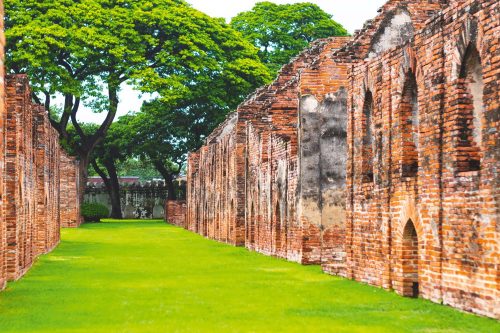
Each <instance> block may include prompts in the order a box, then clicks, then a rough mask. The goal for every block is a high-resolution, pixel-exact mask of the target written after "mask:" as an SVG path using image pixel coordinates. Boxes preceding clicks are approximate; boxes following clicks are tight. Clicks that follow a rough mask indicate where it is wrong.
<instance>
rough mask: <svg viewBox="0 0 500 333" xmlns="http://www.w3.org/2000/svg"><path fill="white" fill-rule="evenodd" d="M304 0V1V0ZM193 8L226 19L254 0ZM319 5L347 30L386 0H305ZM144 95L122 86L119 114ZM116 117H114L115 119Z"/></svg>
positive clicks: (93, 117) (218, 0)
mask: <svg viewBox="0 0 500 333" xmlns="http://www.w3.org/2000/svg"><path fill="white" fill-rule="evenodd" d="M271 1H272V2H274V3H278V4H285V3H296V2H301V1H300V0H296V1H286V0H271ZM303 1H304V2H305V1H307V0H303ZM187 2H188V3H190V4H191V5H192V6H193V7H194V8H196V9H198V10H200V11H202V12H204V13H206V14H208V15H210V16H213V17H223V18H225V19H226V21H229V20H230V19H231V18H232V17H234V16H235V15H236V14H238V13H240V12H242V11H247V10H250V9H252V7H253V6H254V5H255V3H257V2H260V1H254V0H187ZM308 2H312V3H315V4H317V5H318V6H320V7H321V8H322V9H323V10H324V11H325V12H327V13H329V14H332V15H333V19H334V20H335V21H337V22H339V23H340V24H342V25H343V26H344V27H345V28H346V29H347V30H348V31H349V32H350V33H353V32H354V30H356V29H360V28H361V27H362V26H363V23H364V22H365V21H366V20H368V19H370V18H373V17H375V16H376V15H377V9H378V8H380V7H381V6H382V5H383V4H384V3H385V2H386V0H349V1H345V0H344V1H343V0H308ZM146 98H147V97H145V96H143V97H140V95H139V93H138V92H136V91H134V90H133V89H131V88H130V87H128V86H125V87H123V90H122V91H121V93H120V104H119V107H118V116H120V115H124V114H126V113H127V112H129V111H139V109H140V108H141V105H142V102H143V100H144V99H146ZM78 113H79V116H78V119H79V120H80V121H84V122H96V123H101V122H102V121H103V120H104V118H105V115H104V114H94V113H92V112H91V111H90V110H87V109H84V108H82V109H81V110H80V111H79V112H78ZM118 116H117V118H118Z"/></svg>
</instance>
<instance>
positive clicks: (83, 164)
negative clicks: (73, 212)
mask: <svg viewBox="0 0 500 333" xmlns="http://www.w3.org/2000/svg"><path fill="white" fill-rule="evenodd" d="M108 95H109V96H108V98H109V108H108V114H107V116H106V119H105V120H104V121H103V123H102V124H101V126H100V127H99V129H98V130H97V131H96V132H95V133H94V134H93V135H91V136H88V135H85V133H84V132H83V129H82V127H81V126H80V124H79V123H78V121H77V120H76V113H77V112H78V107H76V108H73V111H72V113H71V123H72V124H73V126H74V127H75V130H76V132H77V133H78V135H79V136H80V138H81V141H82V142H81V145H80V147H78V149H77V152H78V157H79V158H80V193H79V194H80V202H83V198H84V194H85V187H86V186H87V180H88V178H89V177H88V171H87V168H88V167H89V164H90V156H91V155H92V152H93V151H94V148H95V147H96V146H97V145H98V144H99V143H100V142H101V141H102V140H103V139H104V137H105V136H106V133H107V131H108V128H109V127H110V126H111V124H112V123H113V119H114V118H115V115H116V111H117V109H118V86H115V85H112V84H109V83H108ZM77 102H78V103H75V104H79V99H77Z"/></svg>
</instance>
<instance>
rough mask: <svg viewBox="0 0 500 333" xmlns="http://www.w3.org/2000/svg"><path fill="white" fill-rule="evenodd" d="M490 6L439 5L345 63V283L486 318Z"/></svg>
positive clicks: (493, 92) (494, 41)
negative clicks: (406, 34) (407, 30)
mask: <svg viewBox="0 0 500 333" xmlns="http://www.w3.org/2000/svg"><path fill="white" fill-rule="evenodd" d="M498 13H499V5H498V2H497V1H472V0H470V1H453V2H450V3H449V4H448V6H447V7H446V9H445V10H444V11H443V13H441V14H440V15H437V16H436V17H435V18H433V19H432V20H430V21H428V22H426V23H425V28H424V29H423V30H421V31H420V32H417V33H416V34H415V36H414V37H413V38H412V39H411V40H410V41H409V42H408V43H403V44H401V45H400V46H399V47H397V48H396V49H392V50H389V51H387V52H384V53H383V54H381V55H378V56H376V57H372V58H370V59H366V60H364V61H360V62H359V63H358V64H357V65H356V66H355V67H354V68H353V70H352V72H351V75H352V86H351V88H350V91H349V95H350V96H351V97H352V99H350V100H349V108H350V110H352V114H351V117H350V119H349V137H348V142H349V158H350V160H349V167H348V189H349V199H348V206H347V209H348V223H347V229H348V232H347V236H348V237H347V244H348V258H347V263H346V264H347V272H348V273H347V274H348V276H349V277H352V278H354V279H356V280H359V281H364V282H367V283H370V284H374V285H378V286H382V287H384V288H391V289H394V290H396V292H398V293H400V294H402V295H406V296H414V295H419V296H421V297H424V298H427V299H431V300H433V301H436V302H443V303H444V304H449V305H452V306H454V307H458V308H461V309H464V310H467V311H473V312H476V313H480V314H483V315H488V316H493V317H497V318H498V317H499V316H500V312H499V309H500V307H499V300H500V295H499V292H498V290H499V288H498V278H497V273H498V270H499V267H498V264H499V262H498V255H499V253H498V235H499V234H498V232H499V229H498V207H499V202H498V198H499V195H498V191H499V190H498V188H499V187H498V178H499V177H498V174H497V169H498V161H499V148H498V147H499V135H498V128H499V121H498V119H499V117H498V115H499V98H498V75H499V73H500V65H499V60H500V49H498V36H499V35H500V28H499V23H500V22H499V15H498ZM414 22H415V23H414V25H415V26H417V25H419V24H420V23H419V21H414ZM476 50H477V51H476ZM367 52H369V51H367ZM475 71H479V74H478V75H475V74H474V73H475ZM481 81H482V82H481ZM367 136H369V137H368V138H367Z"/></svg>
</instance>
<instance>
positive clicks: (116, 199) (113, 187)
mask: <svg viewBox="0 0 500 333" xmlns="http://www.w3.org/2000/svg"><path fill="white" fill-rule="evenodd" d="M104 166H105V167H106V170H107V171H108V175H109V183H110V191H108V193H109V197H110V199H111V218H114V219H122V218H123V215H122V207H121V201H120V182H119V181H118V175H117V173H116V166H115V162H114V161H105V162H104Z"/></svg>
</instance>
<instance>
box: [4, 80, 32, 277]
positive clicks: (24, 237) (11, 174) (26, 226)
mask: <svg viewBox="0 0 500 333" xmlns="http://www.w3.org/2000/svg"><path fill="white" fill-rule="evenodd" d="M27 85H28V80H27V78H26V76H7V78H6V101H7V110H6V112H7V116H6V122H5V143H6V150H5V173H4V184H5V195H4V197H3V199H4V203H5V209H6V210H5V221H6V223H7V277H8V279H9V280H15V279H17V278H19V277H20V276H21V275H23V274H24V273H25V272H26V270H27V269H28V268H29V267H31V264H32V262H33V257H34V255H35V253H36V248H35V247H34V244H35V242H34V239H33V235H34V234H35V230H34V227H35V226H36V224H35V223H34V221H35V219H36V217H35V209H36V191H35V183H36V181H35V180H36V173H35V170H36V165H35V154H34V151H35V150H34V149H33V143H34V140H33V139H34V138H33V133H34V131H33V130H32V129H33V128H34V126H33V120H34V114H33V111H34V110H33V107H32V104H31V96H30V91H29V89H28V86H27Z"/></svg>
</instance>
